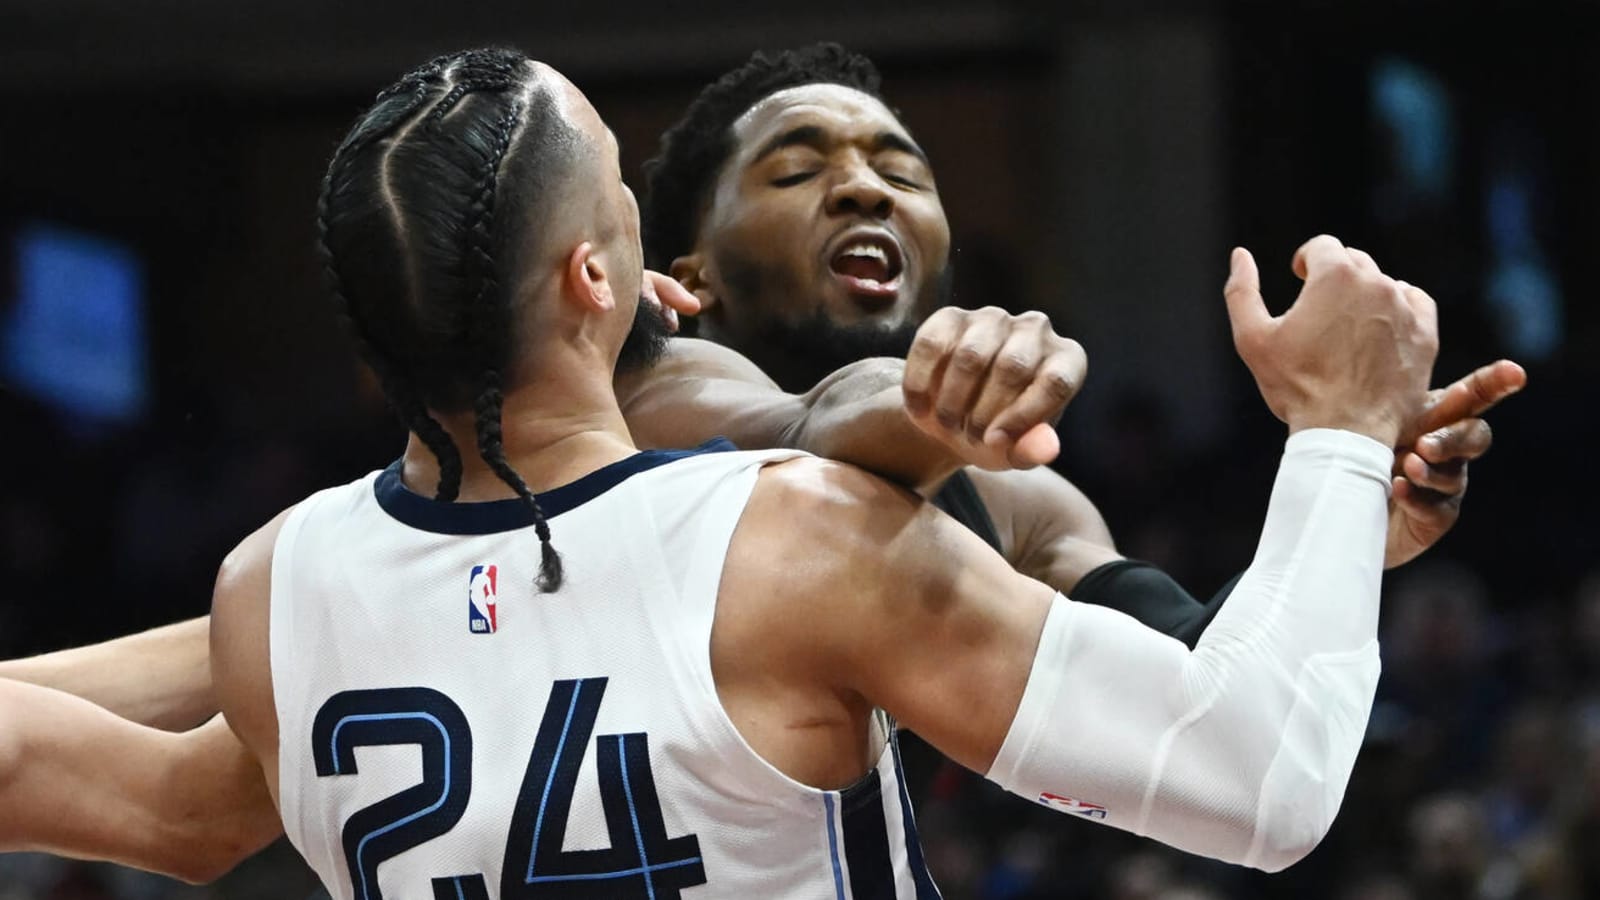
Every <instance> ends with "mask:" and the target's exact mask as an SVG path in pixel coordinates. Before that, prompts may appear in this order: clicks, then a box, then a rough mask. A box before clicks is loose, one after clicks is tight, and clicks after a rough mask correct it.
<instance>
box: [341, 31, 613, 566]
mask: <svg viewBox="0 0 1600 900" xmlns="http://www.w3.org/2000/svg"><path fill="white" fill-rule="evenodd" d="M585 146H586V145H585V142H584V139H583V137H582V136H581V135H580V134H579V133H578V132H577V130H576V129H575V128H574V127H573V126H572V125H571V123H569V122H568V121H566V119H565V117H564V116H563V115H562V114H561V113H560V111H559V108H558V102H557V97H556V95H555V93H554V92H553V90H552V89H551V87H550V85H549V84H548V83H547V82H544V81H541V80H540V79H538V78H537V75H536V73H535V70H534V68H533V64H532V61H531V60H529V59H528V57H527V56H525V55H523V54H522V53H521V52H519V51H516V50H503V49H487V50H469V51H465V52H462V53H453V54H450V55H447V56H441V57H438V58H436V59H433V60H431V61H429V62H428V63H427V64H425V65H423V66H422V67H421V68H418V69H416V70H414V71H412V72H410V73H409V74H407V75H405V76H404V77H402V78H401V79H400V80H399V81H398V82H396V83H395V84H393V85H391V86H390V87H388V88H387V89H385V90H384V91H383V92H382V93H380V94H379V95H378V98H377V100H376V101H374V103H373V105H372V107H371V108H370V109H368V110H367V111H366V112H365V113H363V114H362V116H361V117H360V118H359V119H357V120H356V123H355V125H354V126H353V127H352V128H351V129H350V132H349V134H347V135H346V136H345V138H344V140H343V141H342V142H341V143H340V144H339V148H338V149H337V150H336V151H335V152H334V154H333V159H332V161H330V162H329V163H328V172H327V175H326V176H325V177H324V179H323V182H322V193H321V195H320V197H319V199H318V203H317V226H318V235H319V238H320V249H321V253H322V260H323V268H324V270H325V271H326V274H327V279H328V283H329V286H330V288H331V290H332V293H333V297H334V300H335V301H336V303H337V304H338V307H339V311H340V312H341V314H342V315H343V316H344V318H345V319H346V321H347V323H348V325H349V326H350V330H351V332H352V333H353V334H354V336H355V338H356V341H357V344H358V346H359V349H360V351H361V355H362V357H363V358H364V359H365V360H366V362H367V363H368V364H369V365H370V366H371V367H372V369H373V371H374V372H375V373H377V375H378V379H379V381H380V383H381V384H382V385H383V392H384V396H385V397H386V398H388V401H389V404H390V405H391V406H392V407H394V409H395V412H396V413H397V414H398V415H399V417H400V420H401V421H402V422H403V423H404V424H405V426H406V428H408V429H409V430H411V431H412V432H414V433H415V434H416V435H417V437H419V438H420V439H421V440H422V441H423V443H425V444H426V445H427V446H428V449H429V450H430V451H432V453H433V455H434V457H435V458H436V459H438V461H439V488H438V493H437V497H438V499H440V500H454V499H455V497H456V495H457V493H458V492H459V490H460V484H461V453H460V450H459V449H458V448H457V447H456V444H455V441H454V440H452V439H451V437H450V435H449V433H448V432H446V431H445V429H444V427H443V426H442V425H440V424H439V422H438V421H437V420H436V419H434V418H433V415H432V414H431V413H430V412H429V410H439V411H445V412H460V411H465V410H469V409H470V410H471V411H472V413H473V420H474V422H475V425H476V431H477V445H478V446H477V449H478V454H479V455H480V456H481V457H482V458H483V460H484V462H485V463H487V464H488V465H489V467H490V468H491V469H492V470H493V471H494V472H495V474H496V475H497V476H498V477H499V478H500V479H501V480H502V481H504V482H505V483H506V484H507V485H509V486H510V487H511V488H512V489H513V490H515V491H516V492H517V496H519V497H521V498H522V499H523V500H524V501H525V502H526V503H527V504H528V505H529V506H530V507H531V508H532V511H533V518H534V526H535V530H536V531H537V533H538V536H539V542H540V545H541V550H542V563H541V568H540V575H539V584H540V587H541V588H543V589H544V590H555V589H556V588H558V587H559V586H560V584H561V580H562V578H561V561H560V557H559V556H558V555H557V554H556V553H555V550H554V549H553V548H552V546H551V544H550V527H549V524H548V523H546V522H545V519H544V514H543V512H542V511H541V510H540V508H539V503H538V500H537V499H536V498H535V497H534V495H533V492H532V491H531V490H530V489H529V488H528V486H527V484H525V483H524V482H523V480H522V478H521V476H519V475H518V474H517V473H516V471H515V470H514V469H513V468H512V467H511V465H510V464H509V463H508V462H507V461H506V458H505V450H504V448H503V447H502V445H501V421H500V419H501V408H502V405H503V403H504V395H503V382H504V380H505V377H506V375H507V373H508V370H509V369H510V368H511V366H512V364H513V362H514V360H515V355H516V350H517V347H516V336H517V335H518V334H520V333H521V331H520V329H518V328H517V327H516V321H517V310H516V308H515V304H514V302H513V301H514V297H513V292H512V291H511V290H510V289H509V286H510V285H514V284H516V283H517V282H518V281H520V276H521V273H520V272H519V271H518V268H517V266H518V262H517V260H518V257H519V255H520V251H521V249H522V248H523V247H525V246H526V244H527V242H528V240H529V239H530V237H532V236H534V235H536V234H537V232H538V229H539V227H540V226H541V225H542V224H543V223H544V222H545V221H547V220H548V217H549V216H550V215H552V214H554V209H553V204H554V203H555V202H556V201H555V196H556V195H558V194H559V190H558V189H557V187H556V186H557V185H558V184H559V183H560V182H561V181H562V180H563V179H564V178H566V177H568V176H569V174H570V172H571V171H572V167H573V166H574V164H575V163H576V161H577V159H578V158H579V156H580V154H582V153H583V152H585V150H584V148H585Z"/></svg>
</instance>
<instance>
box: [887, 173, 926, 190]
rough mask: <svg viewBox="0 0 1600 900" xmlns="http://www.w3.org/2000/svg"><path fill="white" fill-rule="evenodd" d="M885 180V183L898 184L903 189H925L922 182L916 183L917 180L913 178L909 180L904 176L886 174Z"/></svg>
mask: <svg viewBox="0 0 1600 900" xmlns="http://www.w3.org/2000/svg"><path fill="white" fill-rule="evenodd" d="M883 180H884V181H888V182H890V183H892V184H897V185H899V186H901V187H907V188H913V189H915V190H919V191H920V190H922V189H923V185H922V183H921V182H918V181H915V180H913V179H911V178H907V177H906V176H904V175H894V174H885V175H884V176H883Z"/></svg>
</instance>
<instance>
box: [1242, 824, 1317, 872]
mask: <svg viewBox="0 0 1600 900" xmlns="http://www.w3.org/2000/svg"><path fill="white" fill-rule="evenodd" d="M1332 824H1333V822H1332V821H1331V820H1329V821H1322V822H1311V823H1303V824H1298V825H1296V826H1294V827H1275V828H1270V829H1268V830H1266V831H1264V832H1262V838H1263V839H1262V840H1261V841H1260V842H1259V850H1258V852H1257V853H1256V855H1255V858H1254V859H1252V860H1250V861H1249V862H1248V863H1247V865H1249V866H1251V867H1253V868H1257V869H1260V870H1261V871H1263V872H1282V871H1283V870H1284V869H1287V868H1289V867H1290V866H1292V865H1294V864H1295V863H1297V862H1299V861H1300V860H1302V859H1305V858H1306V857H1307V856H1310V855H1311V851H1313V850H1315V849H1317V846H1318V845H1319V844H1321V843H1322V839H1323V838H1325V837H1327V836H1328V829H1329V828H1330V827H1331V826H1332Z"/></svg>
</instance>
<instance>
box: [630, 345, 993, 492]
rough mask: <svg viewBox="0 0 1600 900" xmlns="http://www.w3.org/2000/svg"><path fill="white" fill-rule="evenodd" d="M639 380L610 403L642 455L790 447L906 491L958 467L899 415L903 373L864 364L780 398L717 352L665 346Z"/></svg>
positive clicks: (895, 364) (747, 368) (759, 376)
mask: <svg viewBox="0 0 1600 900" xmlns="http://www.w3.org/2000/svg"><path fill="white" fill-rule="evenodd" d="M668 348H669V349H668V352H667V354H666V355H665V356H664V357H663V358H662V360H661V362H660V363H658V364H657V365H656V366H655V367H654V368H652V369H651V370H649V371H648V372H639V373H629V374H626V375H622V376H619V377H618V379H617V385H616V386H617V399H618V400H619V401H620V403H621V405H622V412H623V415H624V416H625V417H626V418H627V421H628V429H629V431H631V432H632V434H633V438H634V440H635V441H636V442H637V443H638V444H639V446H640V447H642V448H650V447H691V446H694V445H696V444H700V443H703V442H704V441H706V440H709V439H711V438H713V437H717V436H719V435H720V436H723V437H727V438H728V439H729V440H731V441H733V442H734V443H735V444H737V445H738V446H740V447H742V448H745V449H749V450H759V449H768V448H773V447H793V448H796V449H800V450H805V451H807V452H809V453H812V454H815V455H817V456H822V457H826V458H828V459H836V460H841V461H843V462H849V463H852V464H854V465H857V466H860V467H862V468H864V469H867V470H868V471H871V472H875V473H877V474H879V475H881V476H883V477H884V478H887V479H889V480H891V481H894V482H896V483H898V484H904V485H907V486H910V487H914V488H929V487H933V486H936V485H938V484H939V483H940V482H942V481H944V479H946V478H948V477H949V476H950V475H951V474H952V473H953V472H955V471H956V469H958V468H960V466H961V465H962V462H963V461H962V460H961V459H960V458H958V457H957V456H956V455H955V454H954V453H953V452H952V451H951V450H950V449H949V448H947V447H946V446H945V445H943V444H941V443H939V442H938V441H936V440H934V439H933V438H931V437H929V436H928V435H927V434H926V433H924V432H923V431H922V430H921V429H919V428H918V427H917V426H916V424H915V423H914V422H913V421H912V420H911V418H910V416H908V415H907V414H906V410H905V403H904V401H903V399H902V394H901V387H900V381H901V373H902V372H903V371H904V363H903V362H902V361H900V360H895V359H882V358H874V359H866V360H862V361H860V362H856V363H852V364H850V365H848V366H845V367H844V368H842V369H839V370H838V371H836V372H834V373H832V374H831V375H829V376H827V377H826V378H824V379H823V380H822V381H820V382H818V384H817V385H816V386H815V387H813V388H812V389H811V390H809V391H807V392H805V393H804V394H789V393H785V392H784V391H783V389H782V388H780V387H778V385H777V384H776V383H775V382H773V380H772V379H770V378H768V377H767V376H766V374H765V373H763V372H762V371H761V370H760V369H759V368H757V367H756V365H755V363H752V362H751V361H750V360H748V359H746V358H745V357H743V356H741V355H740V354H739V353H737V352H735V351H733V350H729V349H728V348H726V347H722V346H719V345H717V344H713V343H711V342H709V341H702V340H697V339H695V338H674V339H673V340H672V341H671V342H670V343H669V344H668Z"/></svg>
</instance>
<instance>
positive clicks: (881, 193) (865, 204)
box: [827, 162, 894, 219]
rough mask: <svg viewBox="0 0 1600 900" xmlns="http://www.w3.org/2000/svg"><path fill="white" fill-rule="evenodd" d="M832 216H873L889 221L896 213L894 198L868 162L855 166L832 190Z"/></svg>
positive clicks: (829, 199) (829, 206)
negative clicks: (892, 214)
mask: <svg viewBox="0 0 1600 900" xmlns="http://www.w3.org/2000/svg"><path fill="white" fill-rule="evenodd" d="M827 202H828V214H829V215H835V216H838V215H846V214H850V213H854V214H856V215H863V216H871V217H873V218H876V219H887V218H889V215H890V214H891V213H893V212H894V195H893V194H892V193H891V192H890V191H889V186H888V185H886V184H884V183H883V179H882V178H881V177H879V175H878V173H877V172H875V171H873V170H872V167H871V166H869V165H866V164H865V163H864V162H862V163H857V164H855V165H852V166H851V167H850V168H849V170H848V171H847V172H846V173H845V174H844V176H843V177H841V178H840V179H839V180H838V181H837V182H836V183H835V184H834V185H833V187H831V188H829V190H828V200H827Z"/></svg>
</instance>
